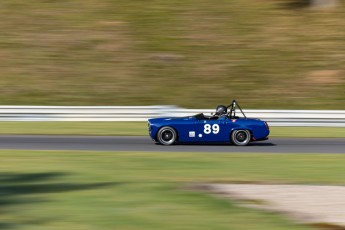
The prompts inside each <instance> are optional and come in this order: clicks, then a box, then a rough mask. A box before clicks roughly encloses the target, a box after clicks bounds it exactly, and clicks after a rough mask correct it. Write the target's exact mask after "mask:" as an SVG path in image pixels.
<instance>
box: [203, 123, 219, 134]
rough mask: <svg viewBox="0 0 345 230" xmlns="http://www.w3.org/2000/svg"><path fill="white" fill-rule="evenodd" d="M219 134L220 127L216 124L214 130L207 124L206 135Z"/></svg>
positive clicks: (205, 127) (205, 126)
mask: <svg viewBox="0 0 345 230" xmlns="http://www.w3.org/2000/svg"><path fill="white" fill-rule="evenodd" d="M211 132H212V133H213V134H218V133H219V125H218V124H214V125H212V129H211V125H210V124H205V125H204V133H205V134H210V133H211Z"/></svg>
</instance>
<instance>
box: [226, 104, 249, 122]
mask: <svg viewBox="0 0 345 230" xmlns="http://www.w3.org/2000/svg"><path fill="white" fill-rule="evenodd" d="M236 107H237V108H239V110H240V111H241V113H242V115H243V116H244V118H245V119H247V117H246V115H245V114H244V112H243V111H242V108H241V106H240V105H239V104H238V103H237V101H236V100H233V101H232V102H231V104H230V105H228V106H227V107H226V108H230V111H229V112H228V116H229V117H230V119H231V118H235V117H236Z"/></svg>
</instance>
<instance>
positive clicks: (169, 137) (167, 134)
mask: <svg viewBox="0 0 345 230" xmlns="http://www.w3.org/2000/svg"><path fill="white" fill-rule="evenodd" d="M158 140H159V142H160V143H161V144H163V145H171V144H173V143H174V142H175V140H176V133H175V131H174V130H173V129H171V128H163V129H161V130H160V131H159V133H158Z"/></svg>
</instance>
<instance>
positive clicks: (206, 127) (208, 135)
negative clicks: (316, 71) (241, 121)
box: [196, 119, 230, 142]
mask: <svg viewBox="0 0 345 230" xmlns="http://www.w3.org/2000/svg"><path fill="white" fill-rule="evenodd" d="M196 130H197V133H196V137H198V138H197V139H198V141H199V142H228V141H230V136H229V134H230V127H229V125H228V120H227V119H224V120H199V121H198V122H197V127H196Z"/></svg>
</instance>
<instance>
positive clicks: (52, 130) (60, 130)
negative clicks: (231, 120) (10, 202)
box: [0, 122, 345, 138]
mask: <svg viewBox="0 0 345 230" xmlns="http://www.w3.org/2000/svg"><path fill="white" fill-rule="evenodd" d="M270 129H271V134H270V137H340V138H345V128H328V127H327V128H325V127H270ZM0 134H35V135H40V134H41V135H45V134H51V135H118V136H121V135H123V136H145V135H148V131H147V123H146V122H0Z"/></svg>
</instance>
